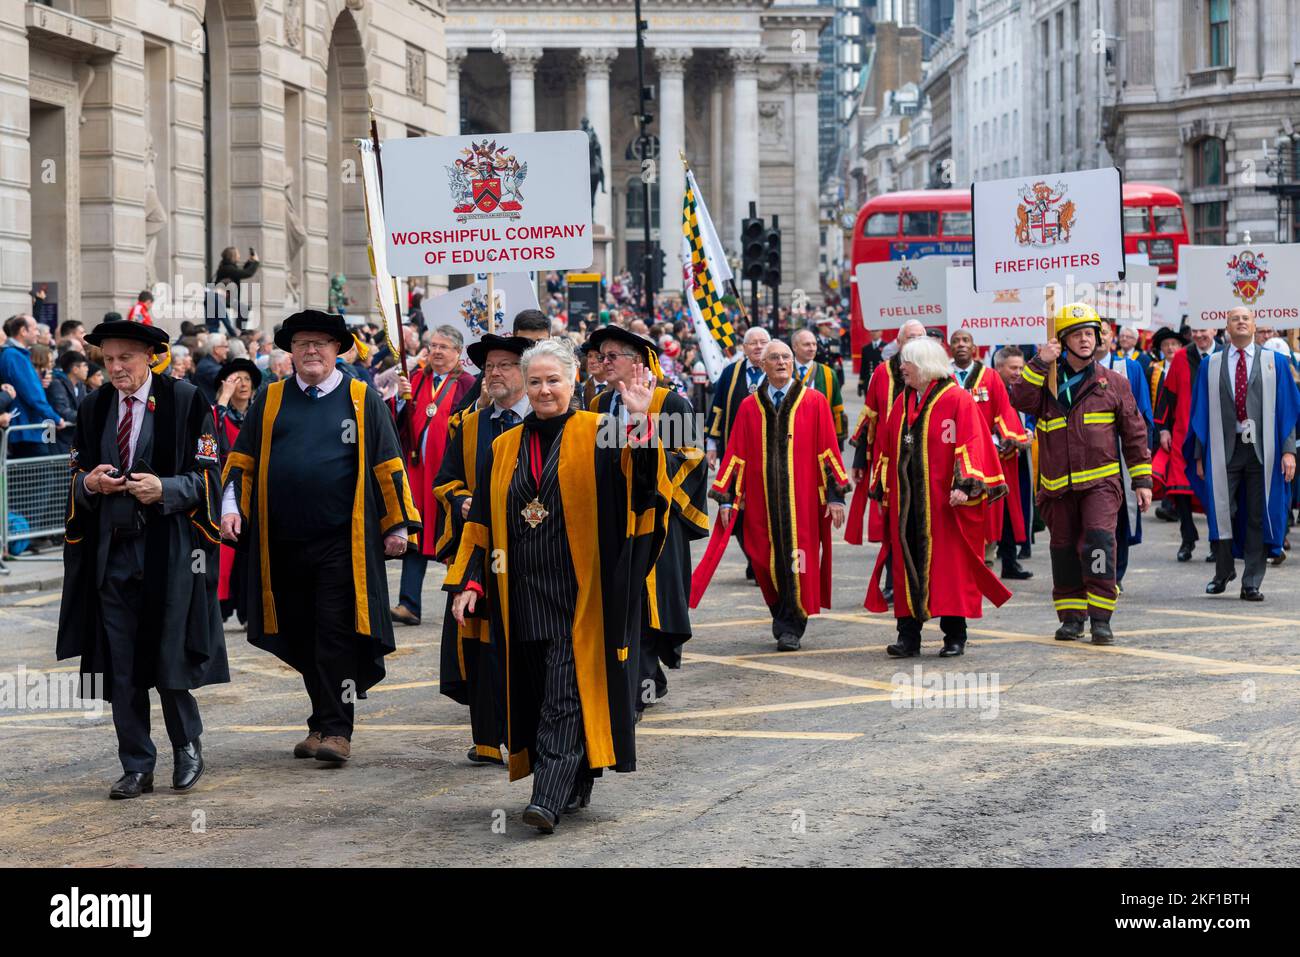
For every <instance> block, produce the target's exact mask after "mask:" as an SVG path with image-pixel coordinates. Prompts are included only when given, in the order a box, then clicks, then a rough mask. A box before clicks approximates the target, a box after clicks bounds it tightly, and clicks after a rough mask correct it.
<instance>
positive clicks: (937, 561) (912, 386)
mask: <svg viewBox="0 0 1300 957" xmlns="http://www.w3.org/2000/svg"><path fill="white" fill-rule="evenodd" d="M899 356H900V363H899V366H900V371H901V373H902V376H903V381H904V383H905V385H906V388H905V389H904V390H903V392H902V394H901V395H900V396H899V397H898V399H897V400H896V401H895V402H894V404H893V407H892V408H891V409H890V412H889V417H888V419H887V420H886V422H885V423H884V424H883V426H882V428H883V430H884V432H883V438H882V441H881V443H880V445H879V446H878V449H879V453H880V454H879V456H878V457H877V458H876V459H875V460H874V461H873V462H872V468H871V477H870V480H869V481H870V486H869V488H870V489H871V495H872V497H873V498H874V499H876V500H877V501H879V502H880V504H881V510H882V512H883V515H884V520H885V541H886V542H887V543H888V546H887V547H882V548H881V550H880V555H879V556H878V557H877V559H876V567H875V571H874V573H873V574H872V576H871V584H870V586H869V588H868V590H867V601H866V607H867V608H868V609H870V610H871V611H887V610H888V609H889V604H888V602H887V601H886V600H885V597H884V595H883V594H882V593H881V590H880V579H881V576H882V573H883V572H884V570H885V564H886V562H889V563H892V565H893V569H894V602H893V604H894V616H895V617H896V618H897V619H898V641H897V643H895V644H892V645H890V646H889V647H888V648H886V651H887V652H888V653H889V655H890V656H891V657H894V658H911V657H914V656H915V655H918V654H920V653H921V626H922V625H923V624H924V623H925V621H926V619H928V618H934V617H938V618H939V624H940V627H941V629H942V631H943V650H942V651H940V652H939V654H940V656H941V657H945V658H946V657H951V656H953V655H960V654H964V653H965V649H966V619H967V618H979V617H980V616H981V614H982V613H983V611H982V599H983V598H987V599H989V601H991V602H993V603H994V604H995V605H1001V604H1002V603H1003V602H1005V601H1006V600H1007V599H1008V598H1010V597H1011V592H1009V591H1007V589H1006V587H1005V586H1004V585H1003V584H1002V582H1001V581H999V580H998V578H997V576H996V575H994V574H993V572H992V571H991V570H990V569H989V568H988V567H986V566H985V564H984V532H985V527H986V525H985V521H986V516H985V511H986V508H987V507H988V505H989V503H991V502H994V501H996V500H997V499H999V498H1001V497H1002V496H1003V495H1005V494H1006V491H1007V489H1006V482H1005V480H1004V479H1003V476H1002V465H1001V461H1000V460H999V459H998V454H997V451H996V450H995V449H994V448H993V440H992V438H991V437H990V436H989V430H988V426H987V425H986V424H985V422H984V419H983V418H982V417H981V416H980V414H979V410H978V409H977V408H976V407H975V400H974V399H972V398H971V395H970V393H969V392H967V391H966V390H965V389H963V388H962V387H961V386H959V385H957V383H956V382H954V381H953V380H952V377H951V374H950V373H951V369H950V367H949V364H948V353H947V352H945V351H944V348H943V346H941V345H940V344H939V343H938V342H936V341H934V340H933V339H930V338H926V337H922V338H919V339H913V340H912V341H910V342H908V343H907V344H906V345H904V346H903V348H902V350H901V351H900V353H899ZM937 583H941V587H932V585H934V584H937Z"/></svg>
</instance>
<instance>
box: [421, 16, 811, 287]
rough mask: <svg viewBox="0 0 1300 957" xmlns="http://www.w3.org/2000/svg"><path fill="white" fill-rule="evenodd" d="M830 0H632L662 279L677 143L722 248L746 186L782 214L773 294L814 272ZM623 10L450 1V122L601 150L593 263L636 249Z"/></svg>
mask: <svg viewBox="0 0 1300 957" xmlns="http://www.w3.org/2000/svg"><path fill="white" fill-rule="evenodd" d="M833 9H834V8H833V7H828V6H818V5H817V4H816V3H815V2H813V0H808V2H785V0H689V2H687V0H645V2H644V3H643V4H642V18H643V19H645V20H646V21H647V22H648V24H649V27H648V30H647V32H646V41H645V43H646V49H645V57H644V66H645V83H646V85H649V86H653V87H654V88H655V90H656V93H657V100H656V102H654V103H653V104H652V105H651V106H650V112H651V113H652V114H654V116H655V120H654V124H653V126H652V129H651V131H652V133H653V134H654V135H655V137H656V138H657V143H658V154H657V156H656V157H654V158H653V159H654V163H653V165H652V166H650V167H644V169H646V170H647V172H648V175H650V176H651V178H652V184H651V209H650V210H649V211H648V212H649V216H650V224H651V227H652V237H651V238H652V241H655V240H658V241H659V242H660V244H661V248H662V249H663V251H664V254H665V269H664V274H665V282H664V285H663V289H664V291H665V292H668V293H672V292H674V291H679V290H680V289H681V288H682V264H681V258H680V243H681V239H680V237H681V210H682V195H683V192H684V189H685V173H684V170H683V167H682V164H681V161H680V159H679V157H678V154H679V151H684V152H685V153H686V156H687V157H688V159H689V161H690V164H691V169H692V170H693V171H694V173H695V176H696V179H697V180H698V181H699V184H700V187H701V189H702V190H703V192H704V196H705V199H706V201H707V203H708V205H709V211H710V212H711V213H712V215H713V218H714V222H715V224H716V225H717V227H718V232H719V234H720V236H721V238H722V240H723V243H724V245H725V246H726V247H727V249H728V252H729V253H730V254H733V255H734V254H736V253H738V252H739V243H738V237H739V228H740V219H741V217H742V216H745V215H747V214H748V208H749V203H750V201H755V202H756V203H757V209H758V214H759V215H760V216H762V217H764V218H765V219H766V220H768V221H769V222H770V220H771V217H772V216H773V215H777V216H779V217H780V224H781V230H782V253H783V266H784V269H783V295H784V296H786V297H788V296H789V294H790V292H791V290H793V289H797V288H802V289H804V290H807V291H808V292H809V295H810V296H811V295H813V294H814V293H815V291H816V290H818V289H819V281H818V187H819V182H820V176H819V169H818V97H819V78H820V75H821V69H822V68H821V66H820V65H819V63H818V34H819V33H820V31H821V30H822V29H823V27H824V26H826V24H827V23H828V21H829V18H830V17H831V15H832V12H833ZM635 37H636V34H635V19H634V16H633V7H632V4H631V2H629V0H586V2H584V0H551V2H531V0H520V2H512V0H449V2H448V10H447V47H448V52H447V58H448V93H447V118H448V120H447V126H446V130H447V131H448V132H456V131H459V132H464V133H467V134H468V133H502V132H512V131H513V132H531V131H546V130H565V129H570V130H571V129H578V127H579V123H580V122H581V120H582V119H583V118H584V117H585V118H587V119H588V120H590V122H591V125H592V127H593V128H594V129H595V131H596V136H597V138H598V139H599V141H600V144H601V149H602V160H603V164H604V178H605V190H604V191H602V192H597V194H596V204H595V210H594V220H593V222H594V237H595V240H596V252H595V255H596V262H595V264H594V268H595V269H596V270H597V271H601V272H606V273H608V272H611V271H614V270H619V269H622V268H624V267H629V268H631V269H633V270H634V271H636V270H637V264H638V263H639V262H640V261H641V258H642V256H643V252H642V236H643V228H644V227H643V224H644V222H645V218H644V217H645V216H646V215H647V211H646V210H645V209H644V208H643V205H642V196H641V176H642V172H643V164H642V160H641V158H639V157H638V156H637V155H636V153H635V152H634V147H635V141H636V139H637V125H636V122H635V119H634V115H635V114H636V112H637V84H638V81H637V65H636V50H635Z"/></svg>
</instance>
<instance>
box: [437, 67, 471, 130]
mask: <svg viewBox="0 0 1300 957" xmlns="http://www.w3.org/2000/svg"><path fill="white" fill-rule="evenodd" d="M468 52H469V51H468V50H466V49H465V48H464V47H447V85H446V87H445V89H444V91H443V104H444V105H443V110H444V113H445V116H446V119H445V120H444V121H443V125H442V135H443V136H459V135H460V65H461V63H463V62H464V61H465V55H466V54H467V53H468Z"/></svg>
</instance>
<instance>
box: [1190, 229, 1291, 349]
mask: <svg viewBox="0 0 1300 957" xmlns="http://www.w3.org/2000/svg"><path fill="white" fill-rule="evenodd" d="M1179 256H1181V257H1182V258H1181V259H1180V260H1179V263H1180V265H1181V264H1182V263H1186V264H1187V324H1188V325H1189V326H1191V327H1192V328H1193V329H1222V328H1223V327H1224V326H1225V325H1226V324H1227V321H1228V312H1229V311H1230V310H1232V309H1235V308H1237V307H1239V306H1245V307H1247V308H1249V309H1252V310H1254V312H1255V321H1256V322H1257V323H1258V324H1259V325H1260V326H1261V327H1266V328H1271V329H1295V328H1298V327H1300V245H1295V244H1285V245H1256V246H1183V247H1182V248H1181V249H1180V250H1179ZM1180 286H1181V283H1180Z"/></svg>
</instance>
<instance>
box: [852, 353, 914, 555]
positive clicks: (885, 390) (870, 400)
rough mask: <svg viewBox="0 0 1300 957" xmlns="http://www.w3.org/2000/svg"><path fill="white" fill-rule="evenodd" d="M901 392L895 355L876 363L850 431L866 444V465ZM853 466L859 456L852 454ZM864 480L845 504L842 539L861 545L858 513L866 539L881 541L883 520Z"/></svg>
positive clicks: (875, 455)
mask: <svg viewBox="0 0 1300 957" xmlns="http://www.w3.org/2000/svg"><path fill="white" fill-rule="evenodd" d="M902 391H903V376H902V373H901V372H900V371H899V368H898V355H897V354H895V355H894V356H893V357H892V358H890V359H889V360H888V361H886V362H882V363H880V365H878V366H876V369H875V371H874V372H872V373H871V382H870V383H868V385H867V398H866V404H865V405H863V407H862V419H861V420H860V421H859V423H858V428H857V430H856V431H855V433H854V441H855V444H856V445H857V446H858V448H859V449H861V448H863V447H864V446H863V445H862V443H864V442H865V443H866V445H865V448H866V453H867V461H866V467H867V468H870V467H871V466H872V465H874V463H875V462H876V460H877V459H878V458H879V456H880V439H881V432H882V431H883V427H884V424H885V420H886V419H887V418H888V417H889V410H890V409H891V408H892V407H893V405H894V400H895V399H897V398H898V395H899V393H900V392H902ZM853 458H854V466H855V467H857V466H858V465H859V463H860V462H861V461H862V457H861V456H859V455H857V454H855V455H854V457H853ZM869 491H870V489H869V487H868V483H866V482H859V483H858V488H857V489H855V490H854V492H853V502H852V504H851V506H850V507H849V521H848V527H847V528H846V529H845V531H844V540H845V541H846V542H849V543H850V544H853V545H861V544H862V516H863V514H864V513H865V514H866V515H867V541H869V542H883V541H884V540H885V520H884V518H883V516H882V515H881V513H880V504H879V503H878V502H875V501H870V503H869V504H868V502H869V499H868V492H869Z"/></svg>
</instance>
